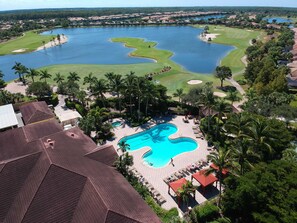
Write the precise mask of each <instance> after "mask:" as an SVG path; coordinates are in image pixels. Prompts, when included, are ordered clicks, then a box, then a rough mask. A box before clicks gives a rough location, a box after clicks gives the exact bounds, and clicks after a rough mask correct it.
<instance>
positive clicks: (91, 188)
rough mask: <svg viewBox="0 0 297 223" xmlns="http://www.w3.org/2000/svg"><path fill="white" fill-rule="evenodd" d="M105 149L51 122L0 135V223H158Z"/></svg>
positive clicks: (109, 152) (76, 132)
mask: <svg viewBox="0 0 297 223" xmlns="http://www.w3.org/2000/svg"><path fill="white" fill-rule="evenodd" d="M50 126H51V127H50ZM43 128H47V129H48V130H47V131H45V130H43ZM109 149H111V148H109ZM109 149H108V147H107V148H105V149H104V148H103V149H102V148H101V149H98V148H97V146H96V145H95V144H94V143H93V141H92V140H91V139H90V138H89V137H87V136H86V135H84V134H83V133H82V131H81V130H80V129H78V128H74V129H70V130H68V131H62V130H60V129H59V127H58V126H57V125H56V124H54V123H53V121H46V122H41V123H38V124H34V125H30V126H24V127H23V128H20V129H13V130H8V131H6V132H3V133H0V171H1V172H0V191H1V193H0V222H4V221H5V222H16V223H17V222H30V223H32V222H112V223H113V222H121V223H122V222H124V223H125V222H127V223H128V222H129V223H130V222H150V223H154V222H160V220H159V219H158V217H157V216H156V214H155V213H154V212H153V211H152V210H151V209H150V207H149V206H148V205H147V204H146V203H145V202H144V201H143V200H142V198H141V197H140V195H139V194H138V193H137V192H136V191H135V190H134V188H133V187H132V186H131V185H130V184H129V183H128V182H127V181H126V179H125V178H124V177H123V176H122V175H121V174H119V173H118V172H117V171H116V170H114V168H112V167H110V166H108V165H106V164H110V161H107V162H106V164H105V162H104V161H103V159H104V157H107V159H108V160H111V158H112V157H113V155H112V154H113V153H112V152H111V151H110V150H109ZM93 151H95V152H93ZM105 153H106V155H105ZM86 154H87V155H86ZM96 154H97V155H98V156H99V155H100V156H102V157H100V158H96ZM97 160H98V161H99V162H98V161H97ZM100 160H101V161H102V162H101V161H100Z"/></svg>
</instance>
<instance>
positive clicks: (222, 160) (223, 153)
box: [206, 147, 232, 206]
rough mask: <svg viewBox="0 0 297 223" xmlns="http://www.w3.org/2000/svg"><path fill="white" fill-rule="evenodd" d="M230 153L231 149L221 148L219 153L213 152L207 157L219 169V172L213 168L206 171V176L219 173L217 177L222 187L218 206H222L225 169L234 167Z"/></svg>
mask: <svg viewBox="0 0 297 223" xmlns="http://www.w3.org/2000/svg"><path fill="white" fill-rule="evenodd" d="M230 153H231V150H230V149H226V148H224V147H221V148H219V149H218V151H216V152H211V153H210V154H209V155H208V156H207V159H208V160H209V161H211V162H212V163H213V164H214V165H216V166H217V167H218V169H217V170H215V169H213V168H209V169H208V170H207V171H206V174H210V173H212V172H216V173H217V177H218V180H219V183H220V187H219V191H220V194H219V202H218V206H220V205H221V198H222V182H223V170H224V169H230V167H232V160H231V155H230Z"/></svg>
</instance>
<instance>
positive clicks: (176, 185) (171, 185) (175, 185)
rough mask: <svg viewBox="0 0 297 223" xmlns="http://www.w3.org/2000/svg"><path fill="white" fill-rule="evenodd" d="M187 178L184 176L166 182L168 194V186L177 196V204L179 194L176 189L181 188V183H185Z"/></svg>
mask: <svg viewBox="0 0 297 223" xmlns="http://www.w3.org/2000/svg"><path fill="white" fill-rule="evenodd" d="M187 182H188V181H187V180H186V179H185V178H181V179H178V180H176V181H173V182H171V183H169V184H168V194H170V188H171V189H172V190H173V192H174V193H175V194H176V195H177V197H178V206H179V202H180V196H179V192H178V190H180V189H182V187H183V185H185V184H187Z"/></svg>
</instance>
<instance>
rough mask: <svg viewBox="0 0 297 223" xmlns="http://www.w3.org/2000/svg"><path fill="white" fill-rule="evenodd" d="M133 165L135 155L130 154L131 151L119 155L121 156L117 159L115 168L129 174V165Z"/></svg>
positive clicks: (124, 174) (125, 174)
mask: <svg viewBox="0 0 297 223" xmlns="http://www.w3.org/2000/svg"><path fill="white" fill-rule="evenodd" d="M132 165H133V156H130V155H129V153H124V154H122V155H120V156H119V158H118V159H117V160H116V161H115V163H114V166H115V168H116V169H117V170H118V171H119V172H120V173H121V174H123V176H127V175H128V174H129V171H128V167H129V166H132Z"/></svg>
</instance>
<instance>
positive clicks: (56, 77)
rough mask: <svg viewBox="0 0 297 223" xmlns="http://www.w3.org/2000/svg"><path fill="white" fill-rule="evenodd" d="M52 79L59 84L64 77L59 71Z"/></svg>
mask: <svg viewBox="0 0 297 223" xmlns="http://www.w3.org/2000/svg"><path fill="white" fill-rule="evenodd" d="M53 80H54V81H55V82H56V83H57V84H58V85H59V84H62V83H63V81H64V80H65V78H64V76H62V75H61V74H60V73H56V74H55V77H54V79H53Z"/></svg>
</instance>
